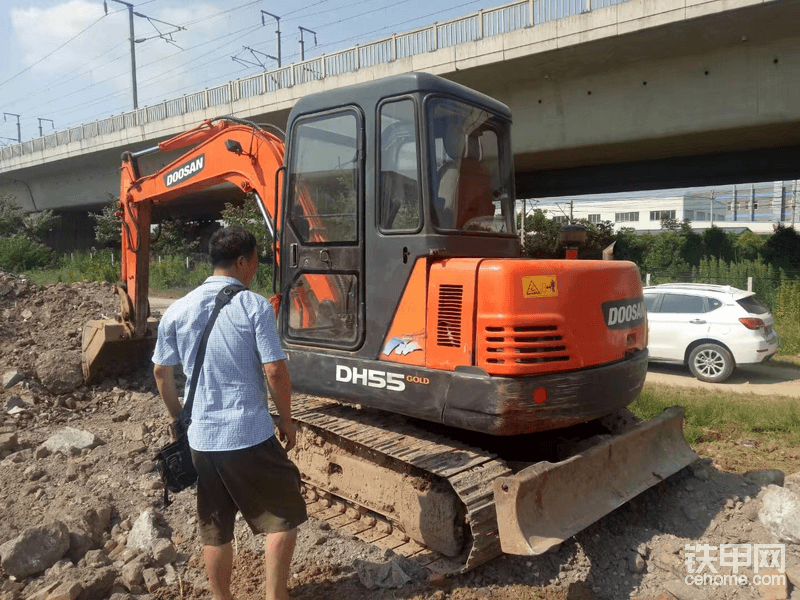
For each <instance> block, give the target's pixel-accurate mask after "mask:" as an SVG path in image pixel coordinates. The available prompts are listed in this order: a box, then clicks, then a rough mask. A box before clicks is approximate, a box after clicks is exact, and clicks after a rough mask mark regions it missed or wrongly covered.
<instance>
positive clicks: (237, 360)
mask: <svg viewBox="0 0 800 600" xmlns="http://www.w3.org/2000/svg"><path fill="white" fill-rule="evenodd" d="M230 284H237V285H241V284H240V283H239V282H238V281H237V280H236V279H233V278H230V277H222V276H212V277H209V278H208V279H206V281H205V282H204V283H203V284H202V285H200V286H199V287H198V288H197V289H195V290H193V291H192V292H190V293H189V294H187V295H186V296H184V297H183V298H181V299H180V300H177V301H176V302H175V303H173V304H172V306H170V307H169V309H168V310H167V311H166V313H165V314H164V317H163V318H162V320H161V323H160V324H159V329H158V343H157V345H156V350H155V353H154V355H153V362H155V363H156V364H160V365H164V366H171V365H177V364H179V363H180V364H181V365H182V366H183V370H184V372H185V374H186V377H187V381H188V380H191V376H192V368H193V365H194V360H195V357H196V355H197V349H198V347H199V345H200V338H201V337H202V335H203V331H204V329H205V327H206V324H207V323H208V320H209V317H210V316H211V312H212V311H213V309H214V298H215V297H216V295H217V293H218V292H219V290H221V289H222V288H223V287H225V286H226V285H230ZM284 359H285V355H284V354H283V351H282V350H281V348H280V340H279V338H278V334H277V331H276V329H275V317H274V313H273V310H272V306H271V305H270V303H269V301H267V299H266V298H264V297H263V296H260V295H257V294H254V293H251V292H248V291H244V292H241V293H239V294H237V295H236V296H234V298H233V300H231V302H230V303H229V304H228V305H226V306H225V307H223V309H222V311H221V312H220V314H219V317H218V318H217V321H216V323H215V324H214V327H213V329H212V330H211V334H210V336H209V339H208V344H207V348H206V355H205V359H204V361H203V366H202V369H201V370H200V372H199V374H198V381H197V391H196V392H195V398H194V406H193V408H192V424H191V426H190V427H189V443H190V445H191V447H192V448H194V449H195V450H201V451H221V450H237V449H240V448H246V447H249V446H253V445H255V444H258V443H261V442H263V441H264V440H266V439H267V438H269V437H270V436H271V435H272V434H273V426H272V420H271V418H270V416H269V413H268V411H267V409H266V407H265V400H266V386H265V383H264V375H263V371H262V365H263V364H264V363H270V362H274V361H277V360H284Z"/></svg>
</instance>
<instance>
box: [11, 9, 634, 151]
mask: <svg viewBox="0 0 800 600" xmlns="http://www.w3.org/2000/svg"><path fill="white" fill-rule="evenodd" d="M628 1H630V0H519V1H517V2H512V3H510V4H505V5H503V6H498V7H496V8H489V9H481V10H479V11H478V12H476V13H474V14H471V15H467V16H465V17H459V18H457V19H452V20H450V21H445V22H443V23H433V24H432V25H428V26H427V27H422V28H420V29H415V30H414V31H409V32H406V33H395V34H392V35H391V36H390V37H387V38H384V39H381V40H377V41H375V42H370V43H369V44H364V45H356V46H354V47H352V48H347V49H346V50H340V51H338V52H334V53H332V54H326V55H323V56H320V57H317V58H311V59H309V60H306V61H303V62H299V63H294V64H292V65H289V66H286V67H282V68H280V69H274V70H272V71H265V72H263V73H259V74H257V75H253V76H251V77H246V78H244V79H237V80H236V81H229V82H228V83H225V84H222V85H218V86H216V87H212V88H206V89H205V90H203V91H200V92H195V93H193V94H185V95H183V96H181V97H180V98H173V99H172V100H165V101H164V102H161V103H160V104H156V105H154V106H146V107H144V108H139V109H137V110H133V111H130V112H126V113H123V114H121V115H114V116H112V117H109V118H107V119H102V120H100V121H95V122H94V123H89V124H87V125H80V126H78V127H73V128H71V129H68V130H66V131H58V132H56V133H53V134H50V135H47V136H45V137H40V138H36V139H34V140H31V141H26V142H23V143H22V144H14V145H11V146H5V147H3V148H0V162H1V161H3V160H10V159H12V158H17V157H20V156H22V155H23V154H31V153H33V152H40V151H42V150H44V149H45V148H55V147H57V146H61V145H64V144H70V143H73V142H79V141H82V140H86V139H90V138H93V137H97V136H101V135H107V134H110V133H114V132H117V131H122V130H125V129H130V128H135V127H140V126H142V125H145V124H147V123H153V122H155V121H162V120H164V119H169V118H171V117H176V116H179V115H184V114H187V113H191V112H194V111H198V110H205V109H207V108H210V107H213V106H223V105H230V104H231V103H233V102H235V101H237V100H241V99H243V98H251V97H253V96H260V95H263V94H267V93H271V92H274V91H276V90H280V89H284V88H290V87H293V86H295V85H302V84H304V83H308V82H309V81H316V80H318V79H324V78H325V77H330V76H335V75H341V74H343V73H352V72H353V71H358V70H359V69H366V68H369V67H373V66H376V65H380V64H386V63H390V62H394V61H396V60H398V59H402V58H408V57H410V56H414V55H417V54H424V53H426V52H435V51H436V50H439V49H441V48H448V47H451V46H457V45H459V44H467V43H470V42H475V41H478V40H481V39H483V38H487V37H493V36H497V35H502V34H504V33H508V32H510V31H515V30H517V29H524V28H526V27H533V26H536V25H539V24H541V23H547V22H549V21H554V20H557V19H563V18H566V17H571V16H574V15H578V14H581V13H586V12H591V11H592V10H597V9H600V8H605V7H607V6H612V5H616V4H623V3H625V2H628Z"/></svg>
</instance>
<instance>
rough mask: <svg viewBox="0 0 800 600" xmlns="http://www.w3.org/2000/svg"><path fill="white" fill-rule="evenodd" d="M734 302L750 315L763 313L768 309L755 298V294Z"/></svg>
mask: <svg viewBox="0 0 800 600" xmlns="http://www.w3.org/2000/svg"><path fill="white" fill-rule="evenodd" d="M736 303H737V304H738V305H739V306H741V307H742V308H743V309H745V310H746V311H747V312H749V313H750V314H751V315H763V314H764V313H766V312H769V309H768V308H767V307H766V306H764V305H763V304H761V302H759V301H758V300H756V297H755V296H748V297H747V298H742V299H741V300H737V301H736Z"/></svg>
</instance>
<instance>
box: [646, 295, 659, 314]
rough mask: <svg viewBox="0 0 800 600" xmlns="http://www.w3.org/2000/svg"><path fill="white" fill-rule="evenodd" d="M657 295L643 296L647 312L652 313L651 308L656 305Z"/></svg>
mask: <svg viewBox="0 0 800 600" xmlns="http://www.w3.org/2000/svg"><path fill="white" fill-rule="evenodd" d="M656 298H658V295H657V294H645V296H644V303H645V306H647V312H653V307H654V306H655V305H656Z"/></svg>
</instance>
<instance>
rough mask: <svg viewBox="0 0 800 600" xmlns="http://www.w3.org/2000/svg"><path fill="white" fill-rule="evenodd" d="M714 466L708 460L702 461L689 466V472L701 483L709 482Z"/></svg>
mask: <svg viewBox="0 0 800 600" xmlns="http://www.w3.org/2000/svg"><path fill="white" fill-rule="evenodd" d="M713 468H714V467H713V465H712V463H711V462H710V461H708V460H707V459H701V460H697V461H695V462H693V463H692V464H691V465H689V470H690V471H691V472H692V475H694V476H695V477H696V478H697V479H699V480H700V481H708V480H709V479H710V478H711V473H712V469H713Z"/></svg>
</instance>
